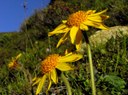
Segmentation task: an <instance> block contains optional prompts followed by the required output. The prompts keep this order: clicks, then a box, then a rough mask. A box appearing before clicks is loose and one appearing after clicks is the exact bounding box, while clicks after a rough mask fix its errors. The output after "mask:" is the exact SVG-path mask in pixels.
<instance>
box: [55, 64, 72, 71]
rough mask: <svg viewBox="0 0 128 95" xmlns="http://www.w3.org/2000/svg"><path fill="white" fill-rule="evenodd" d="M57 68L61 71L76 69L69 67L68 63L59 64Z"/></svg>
mask: <svg viewBox="0 0 128 95" xmlns="http://www.w3.org/2000/svg"><path fill="white" fill-rule="evenodd" d="M56 68H57V69H59V70H60V71H69V70H73V69H74V68H72V67H71V65H69V64H67V63H58V65H57V66H56Z"/></svg>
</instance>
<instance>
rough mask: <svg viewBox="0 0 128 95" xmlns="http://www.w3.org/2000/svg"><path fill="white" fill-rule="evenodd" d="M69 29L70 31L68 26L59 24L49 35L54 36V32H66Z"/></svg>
mask: <svg viewBox="0 0 128 95" xmlns="http://www.w3.org/2000/svg"><path fill="white" fill-rule="evenodd" d="M68 31H69V30H68V27H67V26H66V25H64V24H61V26H60V27H59V26H58V28H57V29H55V30H53V31H52V32H49V33H48V36H52V35H54V34H59V33H65V32H68Z"/></svg>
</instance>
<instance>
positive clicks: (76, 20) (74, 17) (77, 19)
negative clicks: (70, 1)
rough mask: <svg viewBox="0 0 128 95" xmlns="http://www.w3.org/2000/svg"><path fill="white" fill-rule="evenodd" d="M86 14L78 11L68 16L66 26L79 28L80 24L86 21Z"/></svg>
mask: <svg viewBox="0 0 128 95" xmlns="http://www.w3.org/2000/svg"><path fill="white" fill-rule="evenodd" d="M86 16H87V15H86V13H85V12H84V11H78V12H76V13H73V14H71V15H70V16H69V18H68V20H67V25H69V26H80V24H81V23H82V22H84V21H85V20H86Z"/></svg>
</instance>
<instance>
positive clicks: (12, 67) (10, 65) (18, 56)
mask: <svg viewBox="0 0 128 95" xmlns="http://www.w3.org/2000/svg"><path fill="white" fill-rule="evenodd" d="M21 55H22V54H21V53H20V54H18V55H17V56H16V57H15V58H12V61H11V62H10V63H9V64H8V67H9V68H10V69H15V68H17V67H19V66H20V64H18V62H17V61H18V59H19V58H20V57H21Z"/></svg>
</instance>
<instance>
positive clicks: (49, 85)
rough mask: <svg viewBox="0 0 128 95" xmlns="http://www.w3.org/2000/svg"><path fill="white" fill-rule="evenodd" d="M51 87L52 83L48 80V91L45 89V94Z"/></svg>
mask: <svg viewBox="0 0 128 95" xmlns="http://www.w3.org/2000/svg"><path fill="white" fill-rule="evenodd" d="M51 85H52V81H51V80H49V84H48V89H47V91H46V92H48V90H49V89H50V87H51Z"/></svg>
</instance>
